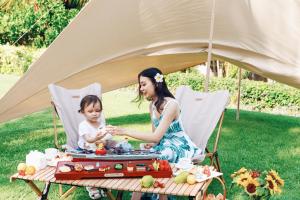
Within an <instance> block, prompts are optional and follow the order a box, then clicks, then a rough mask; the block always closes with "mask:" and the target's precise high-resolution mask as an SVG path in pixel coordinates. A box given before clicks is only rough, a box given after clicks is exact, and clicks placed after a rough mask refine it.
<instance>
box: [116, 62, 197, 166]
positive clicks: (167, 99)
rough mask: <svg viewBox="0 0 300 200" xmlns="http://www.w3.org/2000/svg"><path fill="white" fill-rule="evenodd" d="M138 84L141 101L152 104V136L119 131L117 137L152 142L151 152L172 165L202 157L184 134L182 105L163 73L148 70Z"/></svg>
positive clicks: (143, 72)
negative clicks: (156, 152) (122, 136)
mask: <svg viewBox="0 0 300 200" xmlns="http://www.w3.org/2000/svg"><path fill="white" fill-rule="evenodd" d="M138 82H139V96H138V101H141V100H142V99H143V98H146V99H147V100H148V101H150V105H149V112H150V116H151V120H152V132H153V134H145V133H141V132H135V131H127V130H126V129H120V128H117V129H116V130H115V135H127V136H129V137H133V138H136V139H139V140H143V141H146V142H151V146H152V148H153V149H154V150H157V151H159V152H161V159H165V160H168V161H169V162H171V163H177V162H178V160H179V159H180V158H191V159H192V158H193V157H199V156H200V155H201V154H202V153H203V152H202V150H200V149H199V148H198V147H197V146H196V145H195V144H194V143H193V142H192V141H191V139H190V138H189V136H188V135H187V134H186V133H185V132H184V129H183V126H182V122H181V118H180V108H179V104H178V102H177V101H176V100H175V98H174V96H173V95H172V94H171V92H170V91H169V90H168V87H167V85H166V82H165V79H164V76H163V74H162V72H161V71H160V70H159V69H157V68H148V69H145V70H144V71H142V72H141V73H139V75H138Z"/></svg>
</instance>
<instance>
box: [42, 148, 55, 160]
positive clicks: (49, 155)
mask: <svg viewBox="0 0 300 200" xmlns="http://www.w3.org/2000/svg"><path fill="white" fill-rule="evenodd" d="M45 155H46V159H47V160H51V159H53V158H55V157H56V156H57V155H58V150H57V149H55V148H47V149H45Z"/></svg>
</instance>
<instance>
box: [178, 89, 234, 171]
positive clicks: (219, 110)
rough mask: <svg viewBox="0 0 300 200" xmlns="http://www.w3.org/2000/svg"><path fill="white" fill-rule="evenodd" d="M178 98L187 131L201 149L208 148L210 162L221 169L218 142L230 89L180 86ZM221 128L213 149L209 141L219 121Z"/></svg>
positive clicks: (207, 155) (207, 154)
mask: <svg viewBox="0 0 300 200" xmlns="http://www.w3.org/2000/svg"><path fill="white" fill-rule="evenodd" d="M175 96H176V99H177V100H178V102H179V105H180V108H181V116H182V123H183V127H184V130H185V132H186V133H187V134H188V135H189V136H190V138H191V139H192V141H193V142H194V143H195V144H196V145H197V146H198V147H199V148H201V149H205V150H206V155H205V156H206V157H209V158H210V162H211V163H210V164H211V165H213V166H214V167H215V168H216V169H217V170H218V171H221V168H220V162H219V158H218V152H217V147H218V142H219V138H220V135H221V129H222V123H223V118H224V111H225V108H226V106H227V105H228V103H229V101H230V96H229V92H228V91H225V90H224V91H216V92H208V93H205V92H199V91H193V90H192V89H191V88H189V87H188V86H180V87H179V88H177V90H176V95H175ZM218 122H219V128H218V132H217V136H216V139H215V143H214V147H213V149H212V150H209V149H208V148H207V142H208V140H209V138H210V136H211V135H212V133H213V131H214V129H215V127H216V126H217V123H218Z"/></svg>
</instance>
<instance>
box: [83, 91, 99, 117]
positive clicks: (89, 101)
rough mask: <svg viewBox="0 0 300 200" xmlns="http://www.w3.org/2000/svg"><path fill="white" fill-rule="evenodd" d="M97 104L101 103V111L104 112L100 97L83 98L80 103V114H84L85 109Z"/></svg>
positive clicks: (89, 96) (88, 96)
mask: <svg viewBox="0 0 300 200" xmlns="http://www.w3.org/2000/svg"><path fill="white" fill-rule="evenodd" d="M97 102H99V103H100V111H102V102H101V100H100V99H99V97H97V96H96V95H87V96H85V97H83V99H82V100H81V102H80V109H79V110H78V112H81V113H83V112H84V108H85V107H86V106H89V105H90V104H93V105H95V104H96V103H97Z"/></svg>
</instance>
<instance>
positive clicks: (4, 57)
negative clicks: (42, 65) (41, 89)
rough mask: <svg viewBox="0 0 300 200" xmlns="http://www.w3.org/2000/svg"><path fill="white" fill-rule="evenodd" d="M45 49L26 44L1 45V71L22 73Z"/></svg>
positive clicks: (4, 72) (3, 72) (2, 72)
mask: <svg viewBox="0 0 300 200" xmlns="http://www.w3.org/2000/svg"><path fill="white" fill-rule="evenodd" d="M43 51H44V49H35V48H30V47H24V46H20V47H14V46H9V45H3V46H1V45H0V73H1V74H15V75H22V74H23V73H25V72H26V71H27V70H28V68H29V66H30V65H31V63H32V62H34V61H35V60H36V59H37V58H38V57H39V56H40V55H41V54H42V52H43Z"/></svg>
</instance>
